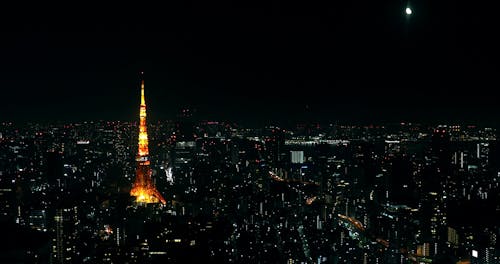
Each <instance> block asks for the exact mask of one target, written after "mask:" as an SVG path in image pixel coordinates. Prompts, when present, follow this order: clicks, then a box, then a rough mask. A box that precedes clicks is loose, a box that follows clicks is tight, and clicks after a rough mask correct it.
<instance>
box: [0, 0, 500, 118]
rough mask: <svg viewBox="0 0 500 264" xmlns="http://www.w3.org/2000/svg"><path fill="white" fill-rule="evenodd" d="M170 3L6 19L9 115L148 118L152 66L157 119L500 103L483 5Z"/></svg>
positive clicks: (426, 111) (418, 110)
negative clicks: (187, 112)
mask: <svg viewBox="0 0 500 264" xmlns="http://www.w3.org/2000/svg"><path fill="white" fill-rule="evenodd" d="M169 5H170V6H167V7H166V8H165V9H162V10H159V11H156V12H152V11H151V10H142V9H141V8H138V10H137V11H135V12H134V13H132V14H133V15H131V14H127V13H123V14H118V13H117V12H115V13H112V14H111V13H109V14H108V13H105V12H103V13H102V14H96V15H95V16H90V14H93V13H90V14H86V13H85V12H84V11H83V10H82V11H81V13H77V12H76V11H75V12H73V13H66V14H58V13H56V12H53V11H50V12H46V13H44V12H41V10H37V11H34V12H20V14H17V12H16V11H15V10H19V9H14V12H13V13H12V14H11V15H12V17H16V19H15V20H11V19H9V18H7V19H6V21H5V22H4V23H3V24H2V26H1V27H0V29H1V32H2V33H3V34H4V36H5V37H6V39H7V41H5V42H2V44H0V45H1V46H0V47H1V50H2V52H1V53H2V63H1V65H2V67H1V69H0V83H1V85H2V92H3V96H2V97H4V98H8V100H4V102H3V103H2V106H1V108H0V112H1V113H2V115H1V116H0V120H4V121H19V122H25V121H33V122H38V121H57V120H62V121H78V120H98V119H105V120H130V121H133V120H136V119H137V116H136V115H137V114H136V113H137V111H138V110H137V109H138V107H137V102H138V100H139V72H141V71H144V72H145V79H146V90H147V95H148V98H147V100H148V105H149V109H150V112H151V117H152V119H151V120H155V119H158V120H159V119H172V118H175V116H176V114H177V111H178V110H179V109H181V108H185V107H193V108H196V109H198V114H199V115H200V118H202V119H218V120H232V121H236V122H242V123H249V124H261V123H266V122H287V121H290V120H296V121H301V120H304V119H307V120H309V121H315V120H318V121H325V120H333V121H335V120H345V121H346V122H368V123H370V122H386V121H394V122H399V121H408V122H411V121H415V122H442V121H447V120H455V121H456V122H460V121H462V122H477V123H494V122H495V118H494V117H495V116H497V115H500V105H499V104H498V102H497V101H496V100H495V98H494V96H492V88H494V87H498V78H496V75H497V74H496V73H497V71H498V67H497V65H496V63H495V59H496V55H497V54H498V52H497V51H496V49H495V48H494V47H495V46H496V40H494V36H493V34H492V32H494V30H493V29H494V28H493V25H494V23H491V19H492V16H489V14H488V8H487V6H482V5H481V4H479V3H467V4H465V3H460V2H453V1H445V2H439V3H436V2H435V1H418V2H413V1H412V2H407V1H406V2H401V1H389V2H384V3H382V4H381V3H361V2H359V3H336V4H334V5H325V6H312V5H297V4H294V3H287V4H282V3H279V2H271V4H270V5H269V6H266V7H262V8H261V7H240V6H237V5H235V4H230V3H224V4H207V3H189V4H169ZM406 6H411V8H412V10H413V14H412V15H411V16H408V15H406V14H404V8H405V7H406ZM47 9H49V8H47ZM44 10H45V9H44ZM21 13H22V14H21ZM16 15H18V16H16ZM307 107H308V108H309V112H310V113H305V112H306V108H307Z"/></svg>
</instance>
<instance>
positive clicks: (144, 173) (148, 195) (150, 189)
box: [130, 79, 166, 204]
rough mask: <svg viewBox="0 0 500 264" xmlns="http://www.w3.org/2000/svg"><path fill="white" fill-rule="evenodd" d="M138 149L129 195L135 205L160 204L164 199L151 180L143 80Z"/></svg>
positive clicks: (142, 82) (142, 83) (142, 81)
mask: <svg viewBox="0 0 500 264" xmlns="http://www.w3.org/2000/svg"><path fill="white" fill-rule="evenodd" d="M139 119H140V123H139V149H138V152H137V157H136V161H137V169H136V173H135V182H134V184H133V185H132V189H131V190H130V195H131V196H135V201H136V202H137V203H162V204H165V203H166V202H165V199H164V198H163V196H162V195H161V194H160V192H158V190H156V187H155V185H154V183H153V180H152V179H151V174H152V171H151V168H150V161H149V149H148V131H147V123H146V100H145V98H144V79H142V80H141V106H140V111H139Z"/></svg>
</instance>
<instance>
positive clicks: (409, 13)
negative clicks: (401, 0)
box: [405, 7, 413, 15]
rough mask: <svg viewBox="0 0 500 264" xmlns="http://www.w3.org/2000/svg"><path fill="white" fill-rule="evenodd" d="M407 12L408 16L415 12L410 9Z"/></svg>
mask: <svg viewBox="0 0 500 264" xmlns="http://www.w3.org/2000/svg"><path fill="white" fill-rule="evenodd" d="M405 12H406V14H407V15H411V14H412V13H413V11H412V10H411V8H409V7H407V8H406V9H405Z"/></svg>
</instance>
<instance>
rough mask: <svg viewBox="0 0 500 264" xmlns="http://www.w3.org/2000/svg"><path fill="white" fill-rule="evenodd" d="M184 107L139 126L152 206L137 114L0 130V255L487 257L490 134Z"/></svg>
mask: <svg viewBox="0 0 500 264" xmlns="http://www.w3.org/2000/svg"><path fill="white" fill-rule="evenodd" d="M192 113H193V112H192V111H191V110H184V111H181V115H179V117H178V118H177V119H175V120H171V121H162V122H151V120H149V122H150V123H149V124H148V125H147V136H148V143H149V144H148V147H149V149H148V153H147V154H149V156H148V162H149V165H148V166H149V168H150V170H151V171H150V173H151V180H152V183H151V184H154V186H155V187H156V189H157V191H158V192H159V193H161V195H162V196H163V198H164V199H165V201H166V203H165V204H162V203H143V204H138V203H137V202H136V199H135V198H134V197H131V196H130V191H131V188H132V187H133V184H134V182H136V177H137V171H136V170H137V168H138V165H137V164H138V163H137V162H138V150H137V146H138V138H139V130H140V129H139V128H140V124H139V122H118V121H116V122H108V121H95V122H81V123H63V124H36V123H29V124H13V123H0V222H1V225H0V228H1V229H2V237H1V238H0V240H2V241H1V247H0V263H363V264H368V263H370V264H371V263H399V264H402V263H488V264H492V263H500V242H499V241H498V239H497V237H498V236H499V235H500V220H499V219H500V196H499V190H500V144H499V141H498V140H497V137H498V131H496V130H495V129H493V128H487V127H480V126H473V125H463V124H457V125H440V126H430V125H425V124H413V123H396V124H379V125H376V124H374V125H348V124H338V123H332V124H316V123H301V124H298V125H297V126H296V127H293V128H283V127H278V126H266V127H260V128H244V127H241V126H239V125H237V124H234V123H229V122H216V121H203V120H202V121H200V120H196V119H195V115H193V114H192ZM145 155H146V154H143V156H145ZM139 156H140V155H139ZM141 162H142V161H141Z"/></svg>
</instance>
